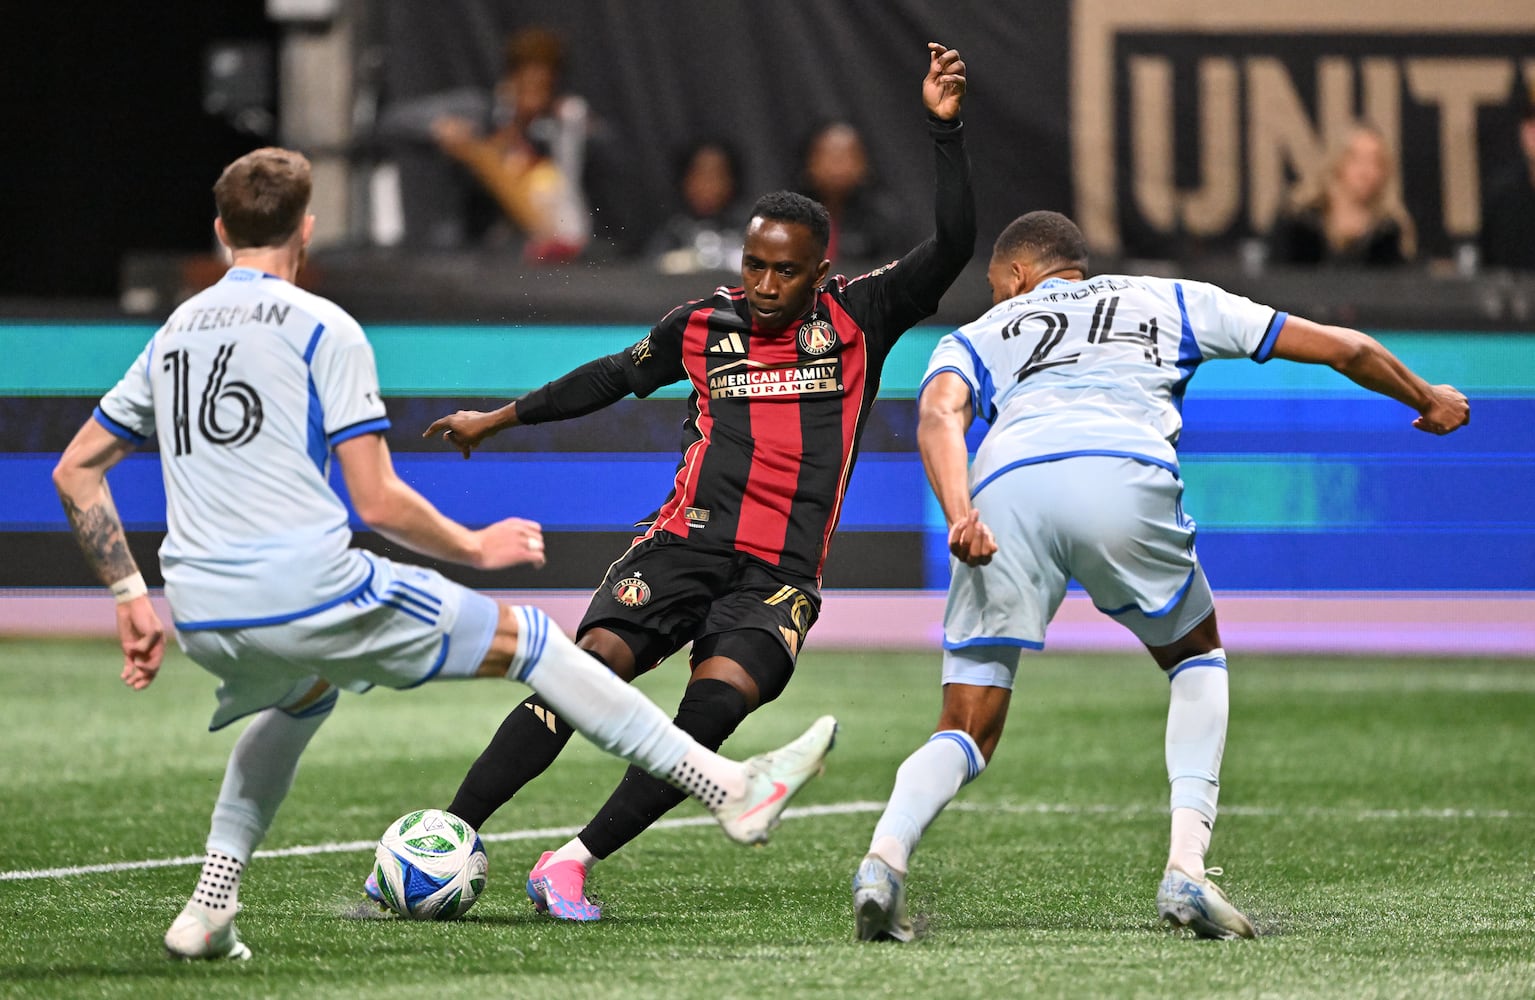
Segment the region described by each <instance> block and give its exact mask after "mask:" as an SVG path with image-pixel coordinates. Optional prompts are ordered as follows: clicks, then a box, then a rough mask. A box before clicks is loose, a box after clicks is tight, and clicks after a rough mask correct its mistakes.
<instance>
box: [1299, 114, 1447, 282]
mask: <svg viewBox="0 0 1535 1000" xmlns="http://www.w3.org/2000/svg"><path fill="white" fill-rule="evenodd" d="M1401 189H1402V185H1401V177H1400V175H1399V173H1398V171H1397V165H1396V159H1395V157H1394V156H1393V155H1392V152H1391V149H1390V147H1389V146H1388V145H1387V143H1386V139H1385V137H1384V136H1383V135H1381V133H1380V132H1379V131H1378V130H1377V129H1375V128H1373V127H1372V126H1370V125H1366V124H1364V123H1363V122H1358V123H1355V124H1354V126H1353V127H1352V128H1350V129H1349V131H1348V134H1347V136H1346V137H1345V139H1344V142H1343V144H1342V145H1341V146H1339V147H1338V148H1337V149H1336V150H1335V151H1334V152H1333V154H1332V155H1331V156H1329V157H1328V159H1327V163H1326V164H1325V165H1324V166H1323V167H1322V168H1321V169H1319V170H1316V171H1313V172H1312V174H1311V175H1310V176H1308V177H1306V178H1304V179H1303V180H1302V181H1301V183H1300V184H1299V185H1297V187H1296V190H1295V193H1294V194H1293V195H1292V197H1291V200H1290V206H1289V208H1288V209H1287V210H1286V211H1285V212H1284V213H1283V214H1281V215H1280V217H1279V218H1278V220H1276V221H1275V223H1274V231H1273V233H1272V234H1271V236H1270V253H1269V259H1270V261H1272V262H1273V263H1275V264H1301V265H1305V264H1362V265H1367V266H1372V267H1380V266H1390V265H1394V264H1402V263H1405V262H1407V261H1408V260H1411V259H1412V257H1413V255H1414V254H1415V253H1416V252H1417V230H1416V229H1415V227H1414V226H1413V224H1412V218H1411V217H1410V216H1409V215H1408V214H1407V208H1406V206H1404V205H1403V204H1402V190H1401Z"/></svg>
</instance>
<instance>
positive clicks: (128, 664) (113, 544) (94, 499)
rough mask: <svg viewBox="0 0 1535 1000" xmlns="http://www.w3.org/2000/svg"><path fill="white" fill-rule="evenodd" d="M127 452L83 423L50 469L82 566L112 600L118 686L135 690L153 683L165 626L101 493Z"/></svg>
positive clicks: (109, 495)
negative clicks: (119, 672)
mask: <svg viewBox="0 0 1535 1000" xmlns="http://www.w3.org/2000/svg"><path fill="white" fill-rule="evenodd" d="M132 450H133V445H131V444H129V443H128V442H127V441H124V440H123V439H122V438H119V437H117V436H116V435H114V434H112V433H110V432H109V431H107V430H106V429H105V428H104V427H102V426H101V425H100V424H98V423H96V422H95V421H94V420H91V421H87V422H86V423H85V425H84V426H83V427H81V428H80V431H79V433H77V434H76V435H75V438H74V440H73V441H71V442H70V443H69V447H67V448H65V449H64V454H63V455H62V456H60V458H59V463H58V465H56V466H54V469H53V486H54V489H56V490H58V492H59V499H60V500H61V501H62V502H63V504H64V513H65V514H66V515H68V517H69V527H70V530H72V531H73V532H74V535H75V541H76V542H78V543H79V544H80V551H82V552H84V553H85V561H86V562H88V563H90V566H91V569H92V571H93V572H95V574H96V578H97V579H98V580H100V581H101V582H102V583H104V584H106V585H107V586H108V587H110V588H111V589H112V594H113V596H115V597H116V598H117V638H118V642H119V643H121V645H122V648H123V673H122V677H123V681H124V683H126V684H127V685H128V686H129V687H132V688H134V689H135V690H141V689H143V688H145V687H148V686H149V683H150V682H151V681H153V680H154V679H155V674H157V673H158V672H159V670H160V663H161V661H162V660H163V659H164V657H165V626H164V625H163V624H161V622H160V616H159V615H158V614H156V613H155V609H154V605H152V604H150V603H149V593H148V590H147V589H146V588H145V586H144V577H143V576H142V575H141V574H140V573H139V567H138V564H137V563H136V562H134V559H133V554H132V553H131V552H129V551H128V538H127V535H126V534H125V533H124V532H123V522H122V519H121V518H119V517H118V516H117V505H116V504H114V503H113V502H112V491H111V490H109V489H108V488H107V470H108V469H110V468H112V466H114V465H116V464H117V463H118V462H120V461H122V460H123V458H124V457H126V456H127V455H128V453H129V452H131V451H132Z"/></svg>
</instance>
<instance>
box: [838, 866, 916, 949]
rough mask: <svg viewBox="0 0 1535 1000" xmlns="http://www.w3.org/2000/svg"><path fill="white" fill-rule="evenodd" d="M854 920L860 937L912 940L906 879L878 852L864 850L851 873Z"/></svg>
mask: <svg viewBox="0 0 1535 1000" xmlns="http://www.w3.org/2000/svg"><path fill="white" fill-rule="evenodd" d="M853 920H854V922H855V924H856V925H857V928H858V940H860V941H901V942H903V943H904V942H907V941H911V940H914V939H915V938H916V936H917V932H916V929H915V928H913V927H912V925H911V917H910V916H908V915H907V913H906V880H905V878H903V877H902V876H901V875H898V874H897V873H896V871H895V869H894V868H891V867H890V866H889V865H888V864H886V863H885V859H884V858H882V857H880V856H879V855H878V854H867V855H865V856H864V859H863V863H862V864H860V865H859V866H858V873H857V874H856V875H854V876H853Z"/></svg>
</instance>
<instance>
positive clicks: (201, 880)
mask: <svg viewBox="0 0 1535 1000" xmlns="http://www.w3.org/2000/svg"><path fill="white" fill-rule="evenodd" d="M183 641H184V642H185V643H186V644H187V646H188V652H189V653H190V654H191V655H193V657H194V658H199V657H200V659H199V662H203V663H204V664H205V665H207V666H208V667H209V669H211V670H214V671H215V672H220V671H219V670H218V668H219V666H221V665H223V666H227V667H228V668H229V669H228V670H226V671H224V672H223V675H224V676H225V682H224V685H223V687H222V688H221V689H220V700H221V703H223V704H224V705H230V704H235V703H240V704H244V703H247V702H246V699H245V696H244V695H243V693H242V691H241V685H240V682H241V680H242V678H243V677H246V676H249V674H248V673H246V672H245V671H242V670H240V669H239V668H238V667H237V666H236V665H235V664H233V663H230V662H229V661H228V660H226V659H225V657H226V655H227V654H230V653H232V652H233V651H234V647H232V646H231V645H230V644H229V637H228V636H223V635H196V634H193V635H189V636H187V637H184V639H183ZM236 642H238V639H236ZM252 658H253V659H256V658H258V657H252ZM249 665H250V664H249V663H247V664H245V666H249ZM270 683H271V679H270V678H266V679H263V681H261V682H259V683H258V685H257V686H259V687H262V688H268V687H269V686H270ZM286 683H288V685H289V690H288V691H287V692H285V693H284V694H283V695H282V696H281V698H280V699H279V700H278V703H277V704H276V705H274V706H273V707H270V708H266V709H262V710H260V711H258V712H257V713H256V714H255V716H254V718H252V719H251V722H250V724H249V725H247V726H246V728H245V732H243V733H241V734H240V738H239V740H238V741H236V743H235V746H234V749H233V750H232V751H231V752H230V755H229V762H228V764H227V766H226V768H225V773H224V781H223V784H222V785H221V787H220V789H219V795H218V799H217V801H216V803H215V804H214V808H213V819H212V823H211V825H210V829H209V833H208V840H207V853H206V855H205V857H204V860H203V866H202V870H201V872H199V874H198V881H197V887H196V889H195V890H194V891H193V893H192V897H191V899H189V900H188V901H187V904H186V906H184V907H183V908H182V910H181V913H180V914H178V915H177V917H176V919H175V921H173V922H172V924H171V926H170V928H169V930H167V931H166V933H165V948H166V952H167V953H168V954H169V955H171V956H172V957H174V958H187V959H199V958H200V959H220V958H223V959H235V960H239V959H245V958H249V957H250V954H251V952H250V948H249V947H248V946H247V945H246V944H245V943H244V942H243V941H241V940H240V935H239V933H238V932H237V931H236V929H235V923H234V920H235V916H236V914H238V913H239V910H240V902H239V894H240V880H241V876H242V875H243V874H244V871H245V866H246V865H247V864H249V863H250V859H251V856H252V854H253V853H254V852H255V849H256V847H257V845H259V844H260V843H261V841H262V839H263V838H265V836H266V833H267V830H268V829H269V828H270V827H271V825H272V820H273V819H274V817H275V816H276V814H277V809H278V807H279V806H280V805H281V804H282V801H283V799H284V798H285V797H286V796H287V794H288V789H289V788H290V787H291V786H292V784H293V777H294V774H295V773H296V772H297V770H298V762H299V758H300V756H301V755H302V754H303V752H304V748H305V747H307V746H308V745H309V740H310V738H311V737H313V736H314V734H315V732H316V731H317V730H318V729H319V728H320V724H321V723H323V722H324V721H325V719H326V718H328V717H329V715H330V712H331V709H332V708H334V707H335V704H336V690H335V688H333V687H331V686H330V685H328V684H326V683H325V682H324V681H321V680H319V679H318V678H315V677H308V678H303V679H300V680H297V681H293V680H292V679H291V678H290V679H289V680H288V681H287V682H286ZM224 721H227V720H224ZM215 722H216V723H218V722H220V720H219V719H218V718H217V717H216V718H215Z"/></svg>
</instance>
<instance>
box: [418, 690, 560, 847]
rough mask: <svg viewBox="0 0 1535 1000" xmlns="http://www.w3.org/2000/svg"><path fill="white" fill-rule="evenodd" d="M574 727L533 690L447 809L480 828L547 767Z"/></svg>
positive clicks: (503, 724) (504, 725)
mask: <svg viewBox="0 0 1535 1000" xmlns="http://www.w3.org/2000/svg"><path fill="white" fill-rule="evenodd" d="M574 732H575V730H574V729H572V728H571V727H570V724H569V723H567V722H565V721H564V720H563V719H561V718H560V717H559V716H557V715H555V714H554V709H552V708H550V707H549V706H548V705H545V704H544V701H543V699H542V698H540V697H538V696H537V695H534V696H533V697H531V698H529V699H528V700H527V701H524V702H523V703H522V704H521V705H518V706H517V707H516V708H514V709H512V713H511V714H510V715H508V716H507V717H506V721H505V722H503V723H501V728H500V729H497V730H496V735H495V736H493V737H491V740H490V743H489V745H487V746H486V747H485V750H484V751H483V752H482V753H481V754H480V756H479V758H478V759H477V760H475V762H474V763H473V764H472V765H470V767H469V773H468V774H466V775H464V780H463V783H462V784H460V785H459V786H458V793H457V794H456V795H454V796H453V802H452V804H451V805H449V806H448V812H450V813H452V814H453V815H455V816H457V817H458V818H459V819H461V820H463V821H464V822H465V823H468V824H469V825H470V826H472V827H474V828H475V829H476V830H478V829H479V828H480V826H481V825H482V824H483V823H484V822H485V821H486V820H488V819H490V817H491V814H492V813H494V812H495V811H496V810H497V809H500V808H501V807H502V806H503V805H505V804H506V803H507V802H508V801H509V800H510V799H511V797H512V796H513V795H516V794H517V793H518V792H519V791H521V790H522V786H523V785H526V784H527V783H528V782H530V781H532V780H533V779H534V778H536V777H538V776H539V775H540V774H543V773H544V771H546V770H547V769H548V767H549V765H550V764H553V763H554V758H556V757H558V756H559V755H560V751H561V750H563V749H565V744H567V743H569V742H570V737H571V734H572V733H574Z"/></svg>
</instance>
